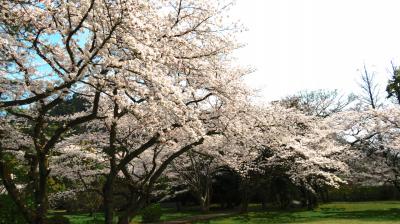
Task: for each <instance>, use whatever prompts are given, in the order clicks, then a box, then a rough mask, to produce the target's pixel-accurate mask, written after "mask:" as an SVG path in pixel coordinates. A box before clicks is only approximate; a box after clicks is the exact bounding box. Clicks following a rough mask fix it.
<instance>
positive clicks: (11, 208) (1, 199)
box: [0, 195, 25, 224]
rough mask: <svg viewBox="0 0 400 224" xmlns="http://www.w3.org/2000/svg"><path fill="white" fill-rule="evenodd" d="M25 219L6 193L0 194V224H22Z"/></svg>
mask: <svg viewBox="0 0 400 224" xmlns="http://www.w3.org/2000/svg"><path fill="white" fill-rule="evenodd" d="M22 223H25V220H24V218H23V216H22V214H21V213H20V212H19V209H18V208H17V206H16V205H15V203H14V201H13V200H12V199H11V198H10V197H9V196H8V195H0V224H22Z"/></svg>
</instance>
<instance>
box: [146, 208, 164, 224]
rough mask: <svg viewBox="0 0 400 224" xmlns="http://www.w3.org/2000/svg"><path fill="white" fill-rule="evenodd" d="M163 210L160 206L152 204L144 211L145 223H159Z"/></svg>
mask: <svg viewBox="0 0 400 224" xmlns="http://www.w3.org/2000/svg"><path fill="white" fill-rule="evenodd" d="M161 215H162V210H161V206H160V204H152V205H149V206H147V207H146V208H145V209H143V210H142V220H143V222H158V221H160V218H161Z"/></svg>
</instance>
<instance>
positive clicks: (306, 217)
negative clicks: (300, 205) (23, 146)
mask: <svg viewBox="0 0 400 224" xmlns="http://www.w3.org/2000/svg"><path fill="white" fill-rule="evenodd" d="M253 209H254V210H257V208H254V207H253ZM199 214H201V213H199V212H197V211H193V210H190V211H186V212H180V213H178V212H175V211H174V209H165V210H164V215H163V216H162V217H161V220H162V221H164V222H165V221H172V220H185V219H186V218H190V217H193V216H195V215H199ZM66 216H67V217H68V218H69V219H70V220H71V221H72V224H89V223H93V221H92V220H93V218H92V217H89V216H88V215H87V214H80V215H79V214H74V215H66ZM97 217H98V219H100V220H103V218H102V214H97ZM140 221H141V217H140V216H137V217H136V218H135V220H134V221H133V223H140ZM197 223H198V224H245V223H255V224H261V223H280V224H283V223H290V224H364V223H366V224H395V223H396V224H399V223H400V201H385V202H356V203H354V202H343V203H329V204H324V205H321V206H320V207H319V208H317V209H315V210H314V211H292V212H289V211H252V212H249V213H248V214H246V215H234V216H231V217H228V218H217V219H212V220H210V221H205V222H204V221H203V222H197Z"/></svg>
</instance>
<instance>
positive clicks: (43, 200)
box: [35, 155, 50, 224]
mask: <svg viewBox="0 0 400 224" xmlns="http://www.w3.org/2000/svg"><path fill="white" fill-rule="evenodd" d="M49 172H50V171H49V170H48V160H47V157H46V156H45V155H40V156H39V187H38V189H37V190H38V191H37V192H36V219H35V224H43V223H44V222H45V218H46V215H47V209H48V205H47V177H48V175H49Z"/></svg>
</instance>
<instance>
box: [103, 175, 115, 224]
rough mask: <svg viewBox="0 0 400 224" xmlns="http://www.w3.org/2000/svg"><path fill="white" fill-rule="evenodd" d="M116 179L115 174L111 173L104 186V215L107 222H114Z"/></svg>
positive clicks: (109, 223) (110, 223)
mask: <svg viewBox="0 0 400 224" xmlns="http://www.w3.org/2000/svg"><path fill="white" fill-rule="evenodd" d="M114 181H115V175H114V174H113V173H110V174H109V175H108V177H107V180H106V183H105V184H104V186H103V203H104V217H105V223H106V224H112V223H113V218H114Z"/></svg>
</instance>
